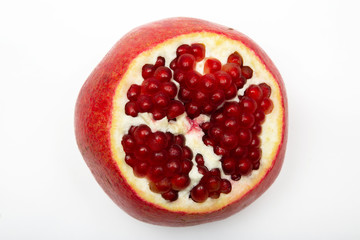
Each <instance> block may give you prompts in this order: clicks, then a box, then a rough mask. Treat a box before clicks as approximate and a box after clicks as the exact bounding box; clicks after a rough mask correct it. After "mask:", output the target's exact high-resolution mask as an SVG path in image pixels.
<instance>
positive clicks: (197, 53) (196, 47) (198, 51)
mask: <svg viewBox="0 0 360 240" xmlns="http://www.w3.org/2000/svg"><path fill="white" fill-rule="evenodd" d="M191 48H192V53H193V55H194V57H195V60H196V61H197V62H200V61H201V60H203V59H204V57H205V45H204V44H202V43H194V44H191Z"/></svg>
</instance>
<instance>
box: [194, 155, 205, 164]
mask: <svg viewBox="0 0 360 240" xmlns="http://www.w3.org/2000/svg"><path fill="white" fill-rule="evenodd" d="M195 162H196V164H197V165H198V166H204V164H205V161H204V157H203V156H202V155H201V154H196V156H195Z"/></svg>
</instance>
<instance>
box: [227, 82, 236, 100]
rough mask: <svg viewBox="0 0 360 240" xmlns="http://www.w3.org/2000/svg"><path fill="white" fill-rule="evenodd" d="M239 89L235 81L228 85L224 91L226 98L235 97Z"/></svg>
mask: <svg viewBox="0 0 360 240" xmlns="http://www.w3.org/2000/svg"><path fill="white" fill-rule="evenodd" d="M237 91H238V89H237V88H236V85H235V83H232V84H231V85H230V87H228V88H227V89H225V91H224V93H225V99H226V100H230V99H233V98H234V97H236V94H237Z"/></svg>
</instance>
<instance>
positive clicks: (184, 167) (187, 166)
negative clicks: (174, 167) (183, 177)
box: [181, 159, 193, 174]
mask: <svg viewBox="0 0 360 240" xmlns="http://www.w3.org/2000/svg"><path fill="white" fill-rule="evenodd" d="M192 167H193V163H192V161H191V160H188V159H185V160H183V161H182V162H181V173H182V174H188V173H189V172H190V171H191V169H192Z"/></svg>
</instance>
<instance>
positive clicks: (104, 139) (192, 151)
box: [76, 19, 287, 225]
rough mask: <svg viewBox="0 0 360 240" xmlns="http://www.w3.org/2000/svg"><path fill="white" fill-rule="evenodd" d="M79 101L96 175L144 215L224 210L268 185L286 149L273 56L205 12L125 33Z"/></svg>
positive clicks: (180, 219) (82, 136) (180, 220)
mask: <svg viewBox="0 0 360 240" xmlns="http://www.w3.org/2000/svg"><path fill="white" fill-rule="evenodd" d="M154 26H156V27H154ZM178 26H182V27H181V28H179V27H178ZM76 109H77V110H76V134H77V138H78V144H79V147H80V149H81V152H82V154H83V155H84V158H85V160H86V162H87V163H88V165H89V167H90V168H91V170H92V172H93V173H94V175H95V176H96V179H97V181H98V182H99V183H100V184H101V185H102V186H103V187H104V189H105V190H106V192H107V193H108V194H109V196H110V197H111V198H112V199H113V200H114V201H115V202H116V203H117V204H118V205H119V206H121V207H123V208H124V209H125V210H126V211H128V212H129V213H130V214H131V215H133V216H134V217H136V218H138V219H141V220H144V221H146V222H151V223H155V224H162V225H194V224H198V223H202V222H207V221H213V220H217V219H222V218H225V217H227V216H229V215H231V214H233V213H234V212H236V211H238V210H240V209H242V208H243V207H244V206H247V205H249V204H250V203H251V202H252V201H253V200H254V199H256V198H257V197H258V196H260V195H261V194H262V193H263V192H264V191H265V190H266V189H267V188H268V187H269V186H270V184H271V183H272V182H273V181H274V179H275V177H276V176H277V174H278V172H279V170H280V167H281V163H282V161H283V157H284V152H285V143H286V130H287V128H286V126H287V125H286V121H287V119H286V113H287V112H286V111H287V110H286V96H285V92H284V86H283V83H282V80H281V77H280V75H279V73H278V72H277V70H276V68H275V67H274V66H273V63H272V62H271V61H270V60H269V58H268V57H267V56H266V55H265V53H264V52H263V51H262V50H260V49H259V48H258V47H257V45H255V44H254V43H253V42H252V41H251V40H250V39H248V38H247V37H245V36H244V35H242V34H239V33H237V32H236V31H234V30H230V29H228V28H224V27H222V26H219V25H213V24H211V23H208V22H203V21H201V20H195V19H171V20H164V21H161V22H158V23H156V24H154V25H149V26H147V27H141V28H139V29H136V30H134V32H132V33H130V34H129V35H127V36H125V37H124V39H122V40H120V43H119V44H117V45H116V46H115V47H114V48H113V50H111V52H110V53H109V55H107V56H106V57H105V59H104V60H103V62H102V63H101V64H100V65H99V67H98V68H97V69H96V70H95V71H94V73H93V74H92V75H91V76H90V77H89V82H88V83H87V84H86V85H84V88H83V90H82V92H81V94H80V96H79V100H78V105H77V108H76Z"/></svg>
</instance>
